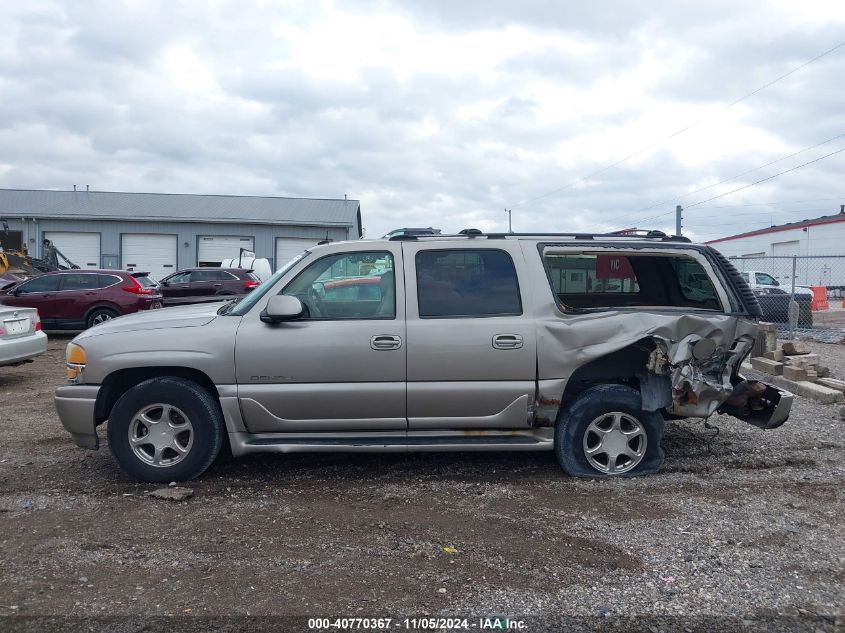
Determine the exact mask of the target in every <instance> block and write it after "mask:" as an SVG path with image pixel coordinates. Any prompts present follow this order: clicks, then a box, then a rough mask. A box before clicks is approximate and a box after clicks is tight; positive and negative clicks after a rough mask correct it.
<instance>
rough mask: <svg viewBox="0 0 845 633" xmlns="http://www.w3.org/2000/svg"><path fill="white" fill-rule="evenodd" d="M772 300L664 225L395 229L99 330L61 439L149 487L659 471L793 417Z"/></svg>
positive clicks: (78, 344)
mask: <svg viewBox="0 0 845 633" xmlns="http://www.w3.org/2000/svg"><path fill="white" fill-rule="evenodd" d="M759 316H760V306H759V304H758V303H757V301H756V299H755V298H754V295H753V294H752V293H751V291H750V290H749V288H748V286H747V284H746V283H745V282H744V281H743V280H742V278H741V276H740V275H739V274H738V273H737V271H736V270H735V269H734V268H733V266H732V265H731V264H730V263H729V262H728V261H727V260H726V259H725V258H724V257H722V256H721V255H720V254H719V253H718V252H717V251H715V250H713V249H712V248H710V247H708V246H702V245H696V244H692V243H689V241H688V240H686V239H685V238H679V237H670V236H666V235H664V234H663V233H659V232H649V233H647V234H644V235H637V236H619V235H600V234H549V235H518V234H481V233H480V232H479V231H475V230H468V231H465V232H463V234H460V235H454V236H447V235H433V236H396V237H393V238H392V239H383V240H374V241H366V240H361V241H355V242H339V243H330V244H325V245H319V246H315V247H313V248H310V249H308V250H307V251H305V252H304V253H302V254H301V255H299V256H297V257H296V258H294V259H293V260H292V261H290V262H289V263H288V264H286V265H285V266H284V267H283V268H282V269H280V270H279V271H278V272H277V273H276V274H275V275H273V276H272V277H271V278H269V279H268V280H267V281H265V282H264V283H263V284H261V285H260V286H259V287H258V288H256V289H255V290H253V291H252V292H251V293H250V294H249V295H247V296H246V297H244V298H242V299H239V300H232V301H230V302H227V303H214V304H203V305H197V306H187V307H178V308H167V309H164V310H155V311H151V312H146V313H140V314H136V315H130V316H125V317H121V318H118V319H114V320H111V321H108V322H106V323H103V324H100V325H97V326H95V327H93V328H91V329H89V330H87V331H85V332H83V333H82V334H80V335H79V336H77V337H76V338H75V339H74V340H73V341H72V342H71V343H69V344H68V348H67V376H68V383H69V384H67V385H66V386H62V387H59V388H58V389H57V391H56V397H55V402H56V407H57V410H58V413H59V417H60V418H61V421H62V424H63V425H64V427H65V428H66V429H67V430H68V431H69V432H70V433H71V435H72V437H73V439H74V441H75V442H76V443H77V444H78V445H79V446H81V447H85V448H89V449H97V448H98V447H99V438H98V434H97V427H98V426H99V425H101V424H103V423H107V433H106V434H107V436H108V442H109V446H110V448H111V451H112V453H113V455H114V457H115V459H116V460H117V461H118V463H119V464H120V466H121V467H122V468H123V469H124V470H125V471H126V473H128V474H129V475H130V476H131V477H134V478H137V479H141V480H146V481H171V480H187V479H191V478H193V477H197V476H199V475H200V474H202V473H203V472H204V471H205V470H206V468H208V466H209V465H210V464H211V463H212V462H213V461H214V459H215V458H216V457H217V455H218V453H219V452H220V450H221V448H223V446H224V443H227V442H228V445H229V447H230V448H231V452H232V453H233V454H234V455H235V456H240V455H244V454H247V453H254V452H281V453H286V452H297V451H370V452H372V451H475V450H520V451H542V450H553V451H555V453H556V455H557V458H558V460H559V462H560V464H561V466H562V467H563V469H564V470H565V471H566V472H567V473H569V474H571V475H573V476H579V477H608V476H631V475H639V474H647V473H654V472H656V471H657V470H658V469H659V468H660V466H661V464H662V462H663V451H662V449H661V446H660V443H661V436H662V433H663V429H664V426H665V425H666V424H667V423H668V422H670V421H671V420H673V419H679V418H705V419H706V418H707V417H709V416H711V415H713V414H715V413H717V412H720V413H727V414H730V415H732V416H734V417H736V418H739V419H741V420H744V421H745V422H748V423H750V424H753V425H755V426H757V427H760V428H762V429H772V428H775V427H778V426H780V425H781V424H783V423H784V422H785V421H786V419H787V417H788V416H789V410H790V407H791V404H792V394H789V393H788V392H784V391H781V390H779V389H777V388H775V387H772V386H769V385H766V384H764V383H761V382H757V381H753V380H746V379H744V378H743V377H742V376H741V375H740V374H739V367H740V364H741V363H742V361H743V359H745V358H746V357H747V356H748V355H749V353H750V351H751V348H752V345H753V342H754V340H755V336H756V331H757V326H756V319H757V318H758V317H759Z"/></svg>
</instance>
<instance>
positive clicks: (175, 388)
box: [108, 377, 225, 482]
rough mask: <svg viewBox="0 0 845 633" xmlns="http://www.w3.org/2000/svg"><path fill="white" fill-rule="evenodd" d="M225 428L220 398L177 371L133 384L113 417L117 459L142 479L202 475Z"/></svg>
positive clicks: (110, 425)
mask: <svg viewBox="0 0 845 633" xmlns="http://www.w3.org/2000/svg"><path fill="white" fill-rule="evenodd" d="M164 423H166V424H167V426H164V425H163V424H164ZM185 423H187V425H186V424H185ZM159 424H162V426H157V425H159ZM224 432H225V424H224V422H223V412H222V411H221V410H220V405H219V403H218V402H217V401H216V400H215V398H214V397H213V396H212V395H211V394H210V393H209V392H208V391H206V390H205V389H203V388H202V387H200V386H199V385H198V384H197V383H195V382H192V381H190V380H185V379H184V378H176V377H162V378H151V379H150V380H145V381H144V382H142V383H140V384H138V385H136V386H134V387H132V388H131V389H130V390H129V391H127V392H126V393H124V394H123V395H122V396H121V397H120V399H119V400H118V401H117V403H116V404H115V405H114V408H113V409H112V411H111V415H109V421H108V438H109V447H110V448H111V451H112V453H113V454H114V456H115V459H116V460H117V463H118V464H119V465H120V467H121V468H122V469H123V470H124V472H126V474H127V475H129V476H130V477H132V478H133V479H138V480H140V481H155V482H165V481H167V482H169V481H188V480H189V479H194V478H195V477H199V476H200V475H201V474H203V473H204V472H205V471H206V469H207V468H208V467H209V466H211V463H212V462H213V461H214V460H215V458H216V457H217V455H218V454H219V453H220V448H221V447H222V446H223V436H224ZM148 437H149V438H150V441H149V442H144V440H145V439H147V438H148ZM130 438H132V439H130ZM133 440H134V441H133ZM177 448H178V449H179V450H177Z"/></svg>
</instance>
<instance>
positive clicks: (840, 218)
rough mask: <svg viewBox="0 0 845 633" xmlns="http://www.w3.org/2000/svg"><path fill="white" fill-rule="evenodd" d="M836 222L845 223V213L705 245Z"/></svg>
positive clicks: (778, 225) (727, 238) (791, 223)
mask: <svg viewBox="0 0 845 633" xmlns="http://www.w3.org/2000/svg"><path fill="white" fill-rule="evenodd" d="M836 222H845V211H840V212H839V213H836V214H832V215H823V216H821V217H819V218H812V219H810V220H798V221H797V222H788V223H786V224H777V225H775V226H768V227H765V228H762V229H756V230H754V231H747V232H745V233H737V234H736V235H729V236H727V237H720V238H717V239H715V240H708V241H706V242H704V243H705V244H716V243H717V242H729V241H730V240H741V239H743V238H746V237H754V236H755V235H765V234H766V233H779V232H780V231H790V230H792V229H803V228H805V227H809V226H819V225H824V224H834V223H836Z"/></svg>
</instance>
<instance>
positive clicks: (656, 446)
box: [555, 385, 664, 478]
mask: <svg viewBox="0 0 845 633" xmlns="http://www.w3.org/2000/svg"><path fill="white" fill-rule="evenodd" d="M663 428H664V420H663V416H662V415H660V413H659V412H657V411H643V410H642V398H641V397H640V392H639V391H637V390H636V389H632V388H631V387H626V386H624V385H597V386H595V387H591V388H590V389H587V390H586V391H584V392H583V393H581V394H579V395H578V397H577V398H576V399H575V401H574V402H573V403H572V404H571V405H570V406H569V407H568V408H567V409H566V410H565V411H564V410H562V411H561V413H560V415H559V416H558V420H557V423H556V425H555V454H556V455H557V459H558V462H559V463H560V465H561V466H562V467H563V469H564V470H565V471H566V472H567V473H569V474H570V475H572V476H573V477H588V478H599V477H618V476H623V477H625V476H627V477H631V476H636V475H647V474H651V473H656V472H657V471H658V470H660V467H661V466H662V465H663V449H662V448H661V446H660V441H661V439H662V437H663Z"/></svg>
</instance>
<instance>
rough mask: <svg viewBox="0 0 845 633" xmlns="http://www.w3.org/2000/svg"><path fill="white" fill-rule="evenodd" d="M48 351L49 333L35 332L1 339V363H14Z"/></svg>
mask: <svg viewBox="0 0 845 633" xmlns="http://www.w3.org/2000/svg"><path fill="white" fill-rule="evenodd" d="M46 351H47V335H46V334H44V332H35V333H34V334H29V335H27V336H21V337H20V338H11V339H3V340H0V365H13V364H15V363H21V362H23V361H26V360H29V359H31V358H35V357H36V356H39V355H41V354H43V353H44V352H46Z"/></svg>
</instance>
